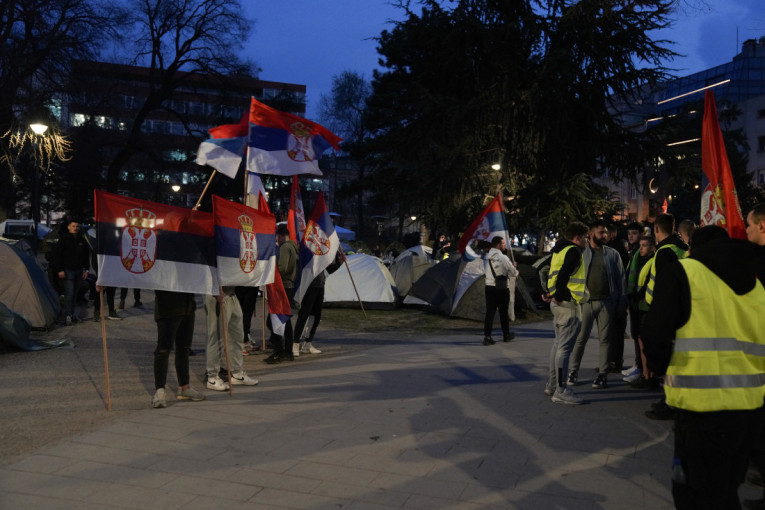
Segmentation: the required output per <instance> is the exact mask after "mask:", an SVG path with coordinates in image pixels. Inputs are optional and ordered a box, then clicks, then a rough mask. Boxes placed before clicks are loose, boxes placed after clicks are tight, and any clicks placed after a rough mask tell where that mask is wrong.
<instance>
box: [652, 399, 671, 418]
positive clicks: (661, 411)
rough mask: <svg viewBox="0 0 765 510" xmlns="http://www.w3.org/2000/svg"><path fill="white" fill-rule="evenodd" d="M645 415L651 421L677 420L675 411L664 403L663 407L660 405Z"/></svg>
mask: <svg viewBox="0 0 765 510" xmlns="http://www.w3.org/2000/svg"><path fill="white" fill-rule="evenodd" d="M645 415H646V417H647V418H648V419H650V420H673V419H674V418H675V410H674V409H673V408H671V407H669V406H668V405H667V403H666V402H664V403H663V405H658V406H656V407H654V408H653V409H649V410H648V411H646V412H645Z"/></svg>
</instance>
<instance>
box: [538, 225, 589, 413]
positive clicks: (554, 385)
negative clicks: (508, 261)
mask: <svg viewBox="0 0 765 510" xmlns="http://www.w3.org/2000/svg"><path fill="white" fill-rule="evenodd" d="M563 237H564V240H563V241H561V242H558V243H556V245H555V248H553V250H552V259H551V261H550V272H549V276H548V279H547V292H545V293H544V294H543V295H542V299H543V300H544V301H545V302H546V303H550V310H551V311H552V314H553V325H554V326H555V340H554V341H553V344H552V348H551V349H550V377H549V379H548V381H547V386H546V387H545V395H548V396H550V397H551V400H552V401H553V402H554V403H556V404H572V405H577V404H583V403H584V400H583V399H582V398H581V397H580V396H578V395H577V394H576V393H574V392H573V391H572V390H571V388H569V387H568V386H567V385H566V374H567V373H568V363H569V358H570V357H571V350H572V349H573V348H574V342H576V338H577V336H579V330H580V329H581V328H582V310H581V306H580V305H579V302H580V301H581V300H582V299H583V298H584V294H585V282H584V260H583V258H582V250H583V249H584V247H585V246H586V244H587V225H585V224H584V223H581V222H578V221H575V222H572V223H571V224H569V225H568V226H567V227H566V229H565V230H564V231H563Z"/></svg>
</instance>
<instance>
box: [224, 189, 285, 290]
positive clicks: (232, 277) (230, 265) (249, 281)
mask: <svg viewBox="0 0 765 510" xmlns="http://www.w3.org/2000/svg"><path fill="white" fill-rule="evenodd" d="M213 218H214V219H215V249H216V254H217V262H218V281H219V282H220V284H221V285H226V286H247V287H259V286H261V285H266V284H268V283H271V282H273V281H274V272H275V270H276V237H275V236H274V230H275V229H276V220H275V219H274V216H273V215H272V214H270V213H268V212H265V211H259V210H257V209H253V208H251V207H247V206H246V205H242V204H237V203H234V202H231V201H229V200H225V199H223V198H221V197H219V196H217V195H213Z"/></svg>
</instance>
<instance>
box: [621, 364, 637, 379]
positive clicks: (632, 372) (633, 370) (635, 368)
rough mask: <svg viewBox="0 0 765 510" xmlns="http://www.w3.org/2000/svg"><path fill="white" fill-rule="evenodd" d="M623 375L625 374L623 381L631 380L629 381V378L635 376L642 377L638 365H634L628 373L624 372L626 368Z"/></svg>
mask: <svg viewBox="0 0 765 510" xmlns="http://www.w3.org/2000/svg"><path fill="white" fill-rule="evenodd" d="M622 375H623V376H624V377H623V378H622V381H626V382H629V381H627V379H628V378H634V377H635V376H638V377H640V369H639V368H638V367H632V368H630V369H629V371H627V373H626V374H625V373H624V370H622Z"/></svg>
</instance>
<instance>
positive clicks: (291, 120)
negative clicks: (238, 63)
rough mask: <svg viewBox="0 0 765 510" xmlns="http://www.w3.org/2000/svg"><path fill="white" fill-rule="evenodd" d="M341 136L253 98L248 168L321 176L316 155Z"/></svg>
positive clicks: (336, 142)
mask: <svg viewBox="0 0 765 510" xmlns="http://www.w3.org/2000/svg"><path fill="white" fill-rule="evenodd" d="M341 141H342V138H340V137H339V136H337V135H335V134H333V133H332V132H330V131H329V130H328V129H327V128H325V127H323V126H321V125H319V124H316V123H315V122H311V121H310V120H306V119H304V118H302V117H298V116H296V115H292V114H290V113H285V112H280V111H279V110H274V109H273V108H271V107H269V106H266V105H264V104H263V103H261V102H259V101H256V100H255V98H253V99H252V104H251V106H250V133H249V140H248V142H247V145H248V149H247V170H250V171H252V172H257V173H259V174H272V175H296V174H315V175H321V170H319V158H320V157H321V155H322V153H324V151H325V150H327V149H329V148H330V147H333V148H335V149H337V148H338V145H339V143H340V142H341Z"/></svg>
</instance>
